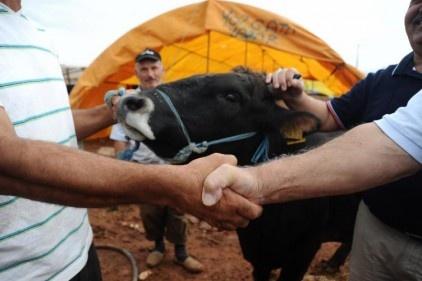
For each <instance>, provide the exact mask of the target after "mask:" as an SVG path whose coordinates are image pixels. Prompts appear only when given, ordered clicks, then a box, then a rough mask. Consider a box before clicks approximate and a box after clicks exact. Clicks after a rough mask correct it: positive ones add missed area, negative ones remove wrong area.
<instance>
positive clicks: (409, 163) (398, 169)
mask: <svg viewBox="0 0 422 281" xmlns="http://www.w3.org/2000/svg"><path fill="white" fill-rule="evenodd" d="M420 169H421V165H420V164H419V163H418V162H417V161H416V160H414V159H413V158H412V157H411V156H409V155H408V154H407V153H406V152H405V151H404V150H402V149H401V148H400V147H399V146H398V145H397V144H396V143H394V142H393V141H392V140H391V139H390V138H389V137H388V136H386V135H385V134H384V133H383V132H382V131H381V130H380V129H379V128H378V126H377V125H375V123H370V124H365V125H361V126H358V127H356V128H354V129H352V130H350V131H349V132H347V133H345V134H344V135H342V136H340V137H338V138H336V139H334V140H332V141H330V142H328V143H326V144H324V145H322V146H320V147H318V148H316V149H313V150H310V151H308V152H306V153H303V154H300V155H295V156H291V157H286V158H282V159H278V160H274V161H271V162H269V163H266V164H263V165H260V166H257V167H249V168H236V167H233V166H229V165H224V166H222V167H221V168H220V169H218V170H216V171H215V172H214V173H212V174H211V175H210V176H209V177H208V178H207V180H206V181H205V184H204V190H205V191H210V193H209V195H207V196H205V198H204V202H205V203H207V204H212V203H213V202H214V201H215V198H214V197H215V196H218V193H219V192H221V191H219V189H220V188H225V187H230V188H232V189H234V190H235V191H236V192H238V193H240V194H242V195H244V196H246V197H247V198H249V199H251V200H252V201H254V202H257V203H260V204H267V203H274V202H285V201H292V200H298V199H305V198H312V197H319V196H326V195H338V194H346V193H353V192H358V191H362V190H365V189H369V188H371V187H374V186H378V185H381V184H385V183H388V182H391V181H394V180H397V179H400V178H402V177H406V176H409V175H411V174H414V173H416V172H417V171H419V170H420Z"/></svg>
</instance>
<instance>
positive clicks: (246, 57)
mask: <svg viewBox="0 0 422 281" xmlns="http://www.w3.org/2000/svg"><path fill="white" fill-rule="evenodd" d="M244 64H245V66H248V40H245V59H244Z"/></svg>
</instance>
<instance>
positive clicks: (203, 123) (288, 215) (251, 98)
mask: <svg viewBox="0 0 422 281" xmlns="http://www.w3.org/2000/svg"><path fill="white" fill-rule="evenodd" d="M280 95H281V93H280V92H277V91H274V90H273V89H272V87H270V86H268V85H266V83H265V78H264V74H262V73H253V72H251V71H249V70H247V69H245V68H238V69H236V70H235V71H233V72H232V73H225V74H209V75H198V76H193V77H190V78H187V79H183V80H179V81H176V82H173V83H167V84H162V85H160V86H158V87H157V88H156V89H155V90H150V91H145V92H139V93H137V94H135V95H126V96H123V97H122V98H121V100H120V102H119V106H118V119H119V121H120V122H121V123H122V125H123V128H124V130H125V132H126V134H127V136H128V137H129V138H131V139H134V140H137V141H142V142H144V143H145V144H146V145H147V146H148V147H150V148H151V149H152V150H153V151H155V152H156V153H157V155H159V156H160V157H163V158H165V159H167V160H169V161H170V162H174V163H183V162H186V161H190V160H192V159H194V158H197V157H201V156H203V155H207V154H211V153H214V152H219V153H228V154H234V155H236V157H237V158H238V160H239V164H241V165H249V164H251V162H252V161H253V162H259V161H265V160H266V159H268V158H272V157H278V156H280V155H282V154H287V153H292V152H297V151H298V150H300V149H302V148H305V147H306V146H309V145H310V144H309V143H310V142H311V143H313V144H318V143H320V142H321V141H322V139H323V138H324V136H322V135H321V134H311V133H312V132H314V131H316V130H317V129H318V127H319V126H320V120H319V119H318V118H316V117H315V116H314V115H312V114H310V113H308V112H298V111H292V110H288V109H286V108H283V107H282V106H280V105H278V104H277V103H276V102H275V101H276V100H278V99H280ZM298 132H299V133H300V132H303V133H304V134H305V135H307V136H306V138H307V142H306V143H305V144H303V143H302V144H296V145H294V144H292V145H289V144H288V141H287V140H286V138H285V137H284V136H285V135H286V134H287V135H291V134H292V133H298ZM321 136H322V137H321ZM316 174H317V173H316ZM339 200H341V204H340V205H338V204H337V202H338V201H339ZM344 202H347V203H348V204H349V205H345V204H344ZM336 208H337V209H338V210H341V211H340V212H338V210H336V211H337V212H336V213H341V212H344V214H346V215H347V219H348V221H342V218H340V221H341V223H342V225H343V226H345V227H346V228H347V229H346V231H345V232H344V231H339V229H340V230H342V229H341V228H338V227H335V228H332V227H331V225H333V223H334V224H337V222H338V219H337V218H336V217H335V214H336V213H333V212H332V210H333V209H336ZM356 210H357V200H356V199H355V198H354V197H353V196H341V197H329V198H328V197H327V198H317V199H308V200H302V201H295V202H289V203H283V204H272V205H266V206H264V212H263V214H262V216H261V217H260V218H258V219H256V220H254V221H252V222H251V223H250V225H249V226H248V227H246V228H243V229H239V230H237V233H238V236H239V241H240V245H241V248H242V253H243V256H244V257H245V259H246V260H248V261H249V262H250V263H251V264H252V265H253V268H254V271H253V276H254V279H255V280H268V278H269V276H270V273H271V270H272V269H276V268H282V271H281V274H280V278H279V280H302V278H303V276H304V274H305V273H306V270H307V268H308V267H309V264H310V262H311V261H312V259H313V257H314V255H315V254H316V252H317V251H318V249H319V247H320V245H321V242H322V241H341V242H343V245H344V246H343V251H342V252H339V253H341V255H340V257H336V259H337V261H336V262H335V263H337V264H334V265H335V266H339V265H341V264H342V263H343V262H344V259H345V258H346V256H347V254H348V252H349V249H350V244H351V237H352V231H353V224H354V218H355V213H356ZM342 215H343V214H342ZM343 218H344V216H343ZM332 229H334V230H335V231H331V230H332ZM326 230H330V231H326Z"/></svg>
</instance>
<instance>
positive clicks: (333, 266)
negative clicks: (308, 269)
mask: <svg viewBox="0 0 422 281" xmlns="http://www.w3.org/2000/svg"><path fill="white" fill-rule="evenodd" d="M351 248H352V244H351V243H341V245H340V247H338V249H337V250H336V252H335V253H334V255H333V256H332V257H331V258H330V259H329V260H328V261H327V262H326V263H325V270H326V271H327V272H329V273H335V272H338V271H340V266H342V265H343V264H344V262H345V261H346V258H347V256H348V255H349V253H350V250H351Z"/></svg>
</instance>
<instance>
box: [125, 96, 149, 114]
mask: <svg viewBox="0 0 422 281" xmlns="http://www.w3.org/2000/svg"><path fill="white" fill-rule="evenodd" d="M124 104H125V105H126V107H127V109H128V110H129V111H136V110H139V109H141V108H142V107H144V105H145V100H144V99H143V98H141V97H137V96H132V97H129V96H128V97H127V98H126V99H125V101H124Z"/></svg>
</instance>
